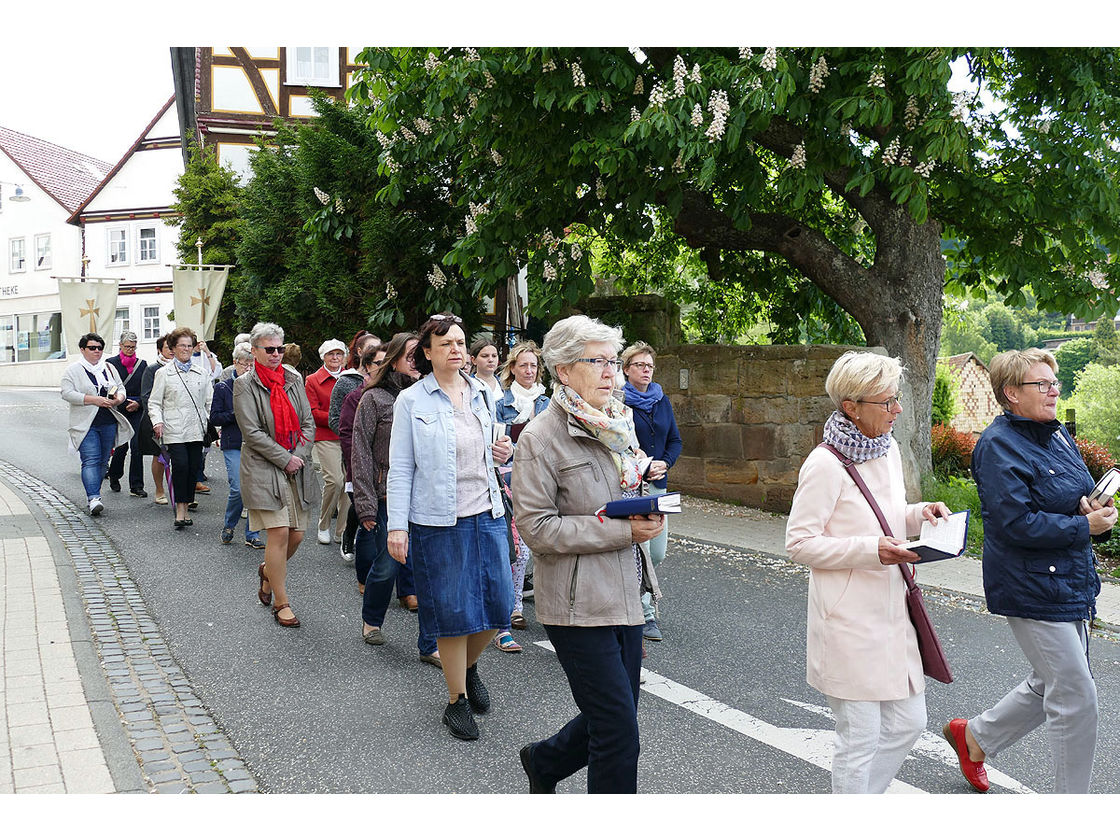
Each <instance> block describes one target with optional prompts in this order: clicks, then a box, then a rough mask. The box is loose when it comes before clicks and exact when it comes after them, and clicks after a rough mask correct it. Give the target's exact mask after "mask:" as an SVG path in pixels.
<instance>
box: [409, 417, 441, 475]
mask: <svg viewBox="0 0 1120 840" xmlns="http://www.w3.org/2000/svg"><path fill="white" fill-rule="evenodd" d="M412 440H413V459H414V460H415V462H416V463H417V464H419V465H421V466H422V467H424V468H425V469H429V470H430V469H436V468H438V467H439V466H440V465H441V464H442V463H443V461H444V460H445V459H446V457H447V443H446V441H445V440H444V434H443V418H442V417H441V415H440V413H439V412H438V411H429V412H425V413H423V414H414V415H412Z"/></svg>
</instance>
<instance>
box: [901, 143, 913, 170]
mask: <svg viewBox="0 0 1120 840" xmlns="http://www.w3.org/2000/svg"><path fill="white" fill-rule="evenodd" d="M913 153H914V150H913V149H912V148H910V147H909V146H907V147H906V148H905V149H903V150H902V151H901V152H899V154H898V165H899V166H909V165H910V156H911V155H912V154H913Z"/></svg>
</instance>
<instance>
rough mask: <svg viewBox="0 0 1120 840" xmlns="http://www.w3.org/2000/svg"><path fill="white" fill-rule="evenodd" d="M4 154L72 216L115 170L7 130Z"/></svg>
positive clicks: (0, 132) (2, 135) (1, 135)
mask: <svg viewBox="0 0 1120 840" xmlns="http://www.w3.org/2000/svg"><path fill="white" fill-rule="evenodd" d="M0 151H3V152H4V153H5V154H6V155H7V156H8V157H10V158H11V159H12V160H13V161H14V162H15V164H16V165H17V166H18V167H19V168H20V169H22V170H23V171H24V172H25V173H27V176H28V177H29V178H30V179H31V180H32V181H34V182H35V184H36V185H38V186H39V187H40V188H41V189H43V190H44V191H45V192H46V193H47V194H48V195H50V196H51V198H53V199H54V200H55V201H57V202H58V203H59V204H61V205H62V206H63V207H65V208H66V209H67V210H68V211H70V212H71V213H73V212H74V211H75V210H76V209H77V208H78V206H79V205H80V204H81V203H82V202H83V201H84V200H85V199H86V196H88V195H89V194H90V193H91V192H93V190H94V189H95V188H96V187H97V185H98V184H100V183H101V180H102V179H103V178H104V177H105V175H106V174H107V173H108V172H109V170H110V169H111V168H112V165H111V164H109V163H106V162H105V161H103V160H98V159H97V158H95V157H91V156H89V155H84V154H82V153H81V152H76V151H74V150H73V149H67V148H66V147H64V146H59V145H57V144H55V143H50V142H48V141H46V140H40V139H39V138H38V137H32V136H31V135H29V134H23V133H21V132H19V131H13V130H12V129H10V128H4V127H3V126H0Z"/></svg>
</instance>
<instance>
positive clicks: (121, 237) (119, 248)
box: [107, 227, 128, 265]
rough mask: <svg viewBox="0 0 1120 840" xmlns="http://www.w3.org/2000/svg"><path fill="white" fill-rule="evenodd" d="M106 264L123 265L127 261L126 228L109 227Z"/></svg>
mask: <svg viewBox="0 0 1120 840" xmlns="http://www.w3.org/2000/svg"><path fill="white" fill-rule="evenodd" d="M108 237H109V250H108V254H109V257H108V260H107V264H108V265H123V264H125V263H127V262H128V229H127V228H123V227H119V228H109V231H108Z"/></svg>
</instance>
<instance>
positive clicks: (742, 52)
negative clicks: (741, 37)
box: [739, 47, 754, 61]
mask: <svg viewBox="0 0 1120 840" xmlns="http://www.w3.org/2000/svg"><path fill="white" fill-rule="evenodd" d="M753 55H754V50H752V49H751V48H750V47H739V60H740V61H746V60H748V59H749V58H751V56H753Z"/></svg>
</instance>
